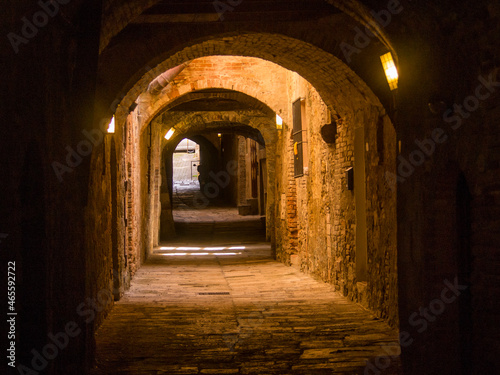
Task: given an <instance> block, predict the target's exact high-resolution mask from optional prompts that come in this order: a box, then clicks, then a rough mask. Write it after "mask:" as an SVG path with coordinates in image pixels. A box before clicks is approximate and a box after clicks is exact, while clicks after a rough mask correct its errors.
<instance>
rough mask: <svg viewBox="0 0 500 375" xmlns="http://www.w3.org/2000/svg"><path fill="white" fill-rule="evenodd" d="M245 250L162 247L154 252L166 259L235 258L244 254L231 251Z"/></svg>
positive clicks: (216, 247)
mask: <svg viewBox="0 0 500 375" xmlns="http://www.w3.org/2000/svg"><path fill="white" fill-rule="evenodd" d="M245 249H246V247H245V246H210V247H197V246H161V247H160V248H159V250H155V251H154V252H155V253H156V254H158V255H162V256H166V257H186V256H187V257H189V256H196V257H199V256H235V255H241V254H242V253H241V252H232V251H231V250H245ZM179 251H182V252H179ZM186 251H187V252H186ZM224 251H227V252H224Z"/></svg>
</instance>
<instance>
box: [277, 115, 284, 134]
mask: <svg viewBox="0 0 500 375" xmlns="http://www.w3.org/2000/svg"><path fill="white" fill-rule="evenodd" d="M276 129H278V130H281V129H283V119H282V118H281V117H280V115H278V114H276Z"/></svg>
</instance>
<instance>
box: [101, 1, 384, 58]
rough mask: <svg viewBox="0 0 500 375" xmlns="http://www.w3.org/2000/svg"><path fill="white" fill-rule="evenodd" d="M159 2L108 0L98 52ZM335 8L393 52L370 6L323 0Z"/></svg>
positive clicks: (360, 3)
mask: <svg viewBox="0 0 500 375" xmlns="http://www.w3.org/2000/svg"><path fill="white" fill-rule="evenodd" d="M159 1H160V0H126V1H120V0H108V1H105V2H104V5H103V16H102V22H101V37H100V46H99V51H100V52H102V51H103V50H104V49H105V48H106V47H107V46H108V44H109V43H110V41H111V39H112V38H113V37H114V36H115V35H118V34H119V33H120V32H121V31H122V30H123V29H124V28H125V27H127V25H128V24H129V23H130V22H132V20H133V19H134V18H135V17H137V16H139V15H140V14H141V13H143V12H144V11H145V10H147V9H149V8H150V7H152V6H153V5H155V4H157V3H158V2H159ZM325 2H327V3H329V4H331V5H333V6H335V7H336V8H338V9H339V10H341V11H342V12H344V13H345V14H346V15H348V16H349V17H351V18H352V19H353V20H355V21H356V22H357V23H359V24H360V25H363V26H366V27H368V28H369V29H371V30H372V31H373V33H374V34H375V35H376V36H377V38H378V39H379V40H380V41H381V42H382V43H383V44H384V45H386V46H387V47H388V49H390V50H392V51H393V52H394V49H393V48H392V46H391V43H390V39H389V37H388V36H387V34H386V33H385V31H384V30H383V28H381V27H379V26H378V24H377V23H374V22H373V21H374V19H373V17H372V15H371V14H370V10H369V9H370V6H369V5H368V4H367V5H365V4H364V3H365V2H366V1H363V0H360V1H358V0H325Z"/></svg>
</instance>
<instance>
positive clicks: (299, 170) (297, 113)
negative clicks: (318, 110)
mask: <svg viewBox="0 0 500 375" xmlns="http://www.w3.org/2000/svg"><path fill="white" fill-rule="evenodd" d="M292 111H293V132H292V138H293V166H294V176H295V177H301V176H303V175H304V151H305V145H304V144H305V143H306V142H305V141H304V135H303V133H304V130H303V122H304V114H305V111H304V101H303V100H301V99H298V100H296V101H295V102H294V103H293V104H292Z"/></svg>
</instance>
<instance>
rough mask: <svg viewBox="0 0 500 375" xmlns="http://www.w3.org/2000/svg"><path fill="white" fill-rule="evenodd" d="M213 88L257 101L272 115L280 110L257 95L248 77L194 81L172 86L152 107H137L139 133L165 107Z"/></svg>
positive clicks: (269, 99)
mask: <svg viewBox="0 0 500 375" xmlns="http://www.w3.org/2000/svg"><path fill="white" fill-rule="evenodd" d="M213 88H218V89H220V88H224V89H232V90H234V91H237V92H239V93H243V94H245V95H247V96H249V97H251V98H252V99H257V100H258V101H259V102H261V103H263V104H264V105H265V106H266V107H268V108H269V109H271V110H272V111H273V112H274V113H279V111H280V108H279V107H278V106H277V105H276V104H275V103H273V102H272V101H271V98H269V97H262V95H261V93H259V86H258V85H256V84H255V82H254V81H252V80H251V79H249V77H246V76H241V77H232V78H229V79H227V78H224V79H223V78H217V79H215V80H210V81H207V80H202V79H198V80H194V81H189V82H186V83H183V84H182V85H181V86H179V87H178V86H176V85H173V87H171V88H169V89H168V91H167V92H166V93H165V94H164V95H162V96H161V97H160V98H159V99H158V100H156V101H155V102H154V103H153V104H152V105H148V106H147V107H145V108H144V107H142V108H143V109H142V108H141V107H139V108H140V110H141V124H140V131H141V132H142V131H143V130H144V129H145V127H146V126H147V125H148V124H149V123H150V122H151V121H152V120H153V119H154V118H155V117H156V116H158V114H160V113H161V112H162V111H163V110H164V108H165V107H167V106H168V105H169V104H170V103H172V102H174V101H176V100H178V99H179V98H182V97H183V96H185V95H189V94H190V93H193V92H196V91H199V90H204V89H213ZM259 114H260V116H262V115H263V113H262V112H260V111H259ZM245 121H250V119H245Z"/></svg>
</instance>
